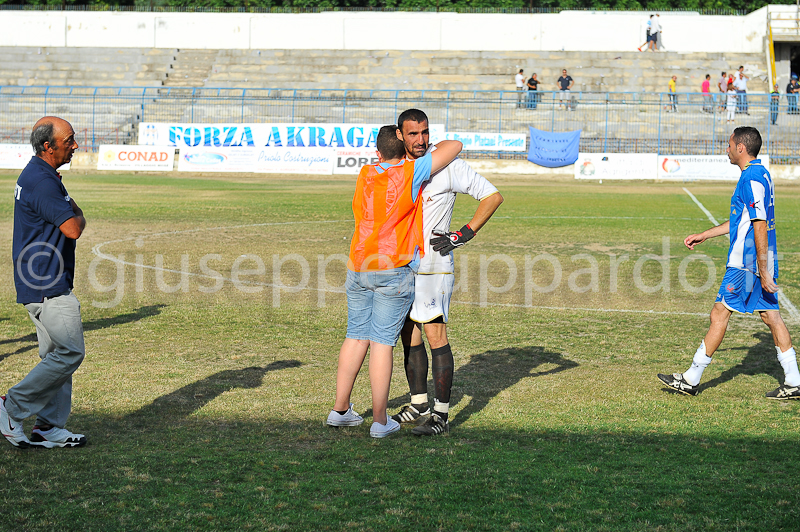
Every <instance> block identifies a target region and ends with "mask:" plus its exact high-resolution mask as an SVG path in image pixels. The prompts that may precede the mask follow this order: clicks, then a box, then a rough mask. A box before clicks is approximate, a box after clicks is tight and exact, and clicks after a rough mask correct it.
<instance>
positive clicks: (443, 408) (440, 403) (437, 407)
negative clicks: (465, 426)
mask: <svg viewBox="0 0 800 532" xmlns="http://www.w3.org/2000/svg"><path fill="white" fill-rule="evenodd" d="M454 366H455V364H454V362H453V352H452V351H451V350H450V344H446V345H444V346H442V347H437V348H436V349H431V369H432V371H433V392H434V397H435V398H436V401H435V404H434V406H433V411H434V412H436V413H437V414H438V415H439V417H441V418H442V419H443V420H444V421H447V415H448V412H449V410H450V390H451V389H452V388H453V369H454Z"/></svg>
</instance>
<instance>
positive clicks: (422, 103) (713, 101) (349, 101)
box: [0, 86, 800, 163]
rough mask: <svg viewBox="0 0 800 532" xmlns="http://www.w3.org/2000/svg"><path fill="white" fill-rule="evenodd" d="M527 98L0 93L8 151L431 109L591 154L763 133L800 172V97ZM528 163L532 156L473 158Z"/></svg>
mask: <svg viewBox="0 0 800 532" xmlns="http://www.w3.org/2000/svg"><path fill="white" fill-rule="evenodd" d="M531 96H532V95H530V94H529V93H528V92H527V91H523V92H516V91H382V90H300V89H226V88H216V89H215V88H167V87H148V88H141V87H136V88H132V87H122V88H120V87H9V86H5V87H0V142H4V143H8V142H13V143H24V142H27V136H28V134H29V132H30V127H31V126H32V125H33V123H34V122H35V121H36V120H37V119H38V118H40V117H41V116H44V115H47V114H52V115H57V116H61V117H63V118H65V119H67V120H69V121H70V122H71V123H72V124H73V127H74V128H75V130H76V132H77V133H78V139H79V142H81V144H82V148H83V149H87V150H96V149H97V148H98V146H100V145H101V144H135V143H136V141H137V133H138V124H139V123H140V122H189V123H223V122H226V123H303V122H306V123H377V124H390V123H393V122H395V121H396V119H397V115H398V114H399V113H400V112H401V111H403V110H404V109H408V108H411V107H416V108H419V109H422V110H424V111H425V112H426V113H427V114H428V116H429V117H430V121H431V123H437V124H444V125H445V127H446V129H447V130H448V131H455V132H480V133H527V132H528V126H533V127H535V128H537V129H541V130H545V131H574V130H577V129H580V130H582V135H581V151H585V152H623V153H653V152H658V153H670V154H676V155H679V154H686V155H690V154H720V153H724V152H725V147H726V146H727V140H728V137H729V136H730V134H731V132H732V131H733V128H734V127H736V126H740V125H750V126H754V127H757V128H758V129H759V130H760V131H761V134H762V137H763V139H764V146H763V148H762V152H766V153H769V155H770V157H771V158H772V159H773V160H775V161H779V162H783V163H798V162H800V113H798V105H797V102H796V96H795V97H794V98H791V97H789V98H787V95H785V94H782V95H780V96H779V97H777V98H772V97H771V96H770V95H768V94H748V95H746V96H745V98H739V99H738V101H737V112H736V113H735V115H734V120H733V121H732V122H731V121H729V120H728V116H727V109H726V95H724V94H720V93H712V94H709V95H704V94H699V93H678V94H674V95H670V94H665V93H645V92H642V93H597V92H572V93H569V94H566V93H563V94H562V93H560V92H544V91H541V92H537V93H536V94H535V97H531ZM472 156H477V157H493V158H497V157H499V158H524V154H520V153H510V152H509V153H503V152H500V153H497V152H491V153H488V152H487V153H480V152H476V153H473V154H472Z"/></svg>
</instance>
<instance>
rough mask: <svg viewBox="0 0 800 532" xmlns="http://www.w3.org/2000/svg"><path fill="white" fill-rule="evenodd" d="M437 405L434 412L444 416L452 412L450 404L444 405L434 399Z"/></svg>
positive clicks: (434, 406)
mask: <svg viewBox="0 0 800 532" xmlns="http://www.w3.org/2000/svg"><path fill="white" fill-rule="evenodd" d="M434 402H435V404H434V405H433V411H434V412H440V413H442V414H447V413H448V412H450V403H442V402H440V401H439V400H438V399H434Z"/></svg>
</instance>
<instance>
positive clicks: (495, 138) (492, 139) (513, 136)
mask: <svg viewBox="0 0 800 532" xmlns="http://www.w3.org/2000/svg"><path fill="white" fill-rule="evenodd" d="M445 139H447V140H460V141H461V142H462V143H463V144H464V151H525V134H524V133H507V134H506V133H456V132H452V131H448V132H447V133H445Z"/></svg>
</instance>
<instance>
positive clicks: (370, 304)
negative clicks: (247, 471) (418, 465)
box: [327, 126, 461, 438]
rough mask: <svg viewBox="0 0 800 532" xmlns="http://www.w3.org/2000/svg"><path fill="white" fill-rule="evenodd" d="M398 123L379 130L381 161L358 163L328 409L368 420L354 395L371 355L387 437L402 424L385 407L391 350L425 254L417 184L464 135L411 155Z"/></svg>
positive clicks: (376, 414)
mask: <svg viewBox="0 0 800 532" xmlns="http://www.w3.org/2000/svg"><path fill="white" fill-rule="evenodd" d="M396 131H397V127H396V126H384V127H382V128H381V130H380V132H379V133H378V138H377V148H378V157H379V161H380V162H379V164H376V165H366V166H364V167H363V168H362V169H361V172H360V173H359V175H358V181H357V182H356V191H355V195H354V196H353V216H354V217H355V231H354V233H353V239H352V241H351V244H350V259H349V261H348V265H347V268H348V271H347V281H346V283H345V287H346V290H347V335H346V338H345V341H344V343H343V344H342V348H341V350H340V351H339V366H338V369H337V373H336V402H335V403H334V407H333V410H331V413H330V414H329V415H328V419H327V424H328V425H330V426H333V427H341V426H356V425H360V424H361V423H362V422H363V421H364V420H363V418H362V417H361V416H359V415H358V414H357V413H356V412H355V411H354V410H353V404H352V403H350V395H351V393H352V390H353V384H354V383H355V380H356V377H357V376H358V372H359V370H360V369H361V365H362V364H363V363H364V358H365V357H366V355H367V351H368V350H369V351H370V357H369V379H370V385H371V387H372V413H373V423H372V427H371V428H370V436H372V437H373V438H383V437H385V436H388V435H389V434H391V433H393V432H396V431H397V430H399V429H400V424H399V423H397V422H396V421H394V420H393V419H391V418H389V417H387V415H386V405H387V403H388V402H389V385H390V382H391V378H392V351H393V349H394V346H395V344H396V343H397V339H398V337H399V336H400V330H401V329H402V327H403V323H404V322H405V319H406V316H407V315H408V311H409V309H410V308H411V303H412V302H413V301H414V272H415V270H416V268H417V267H418V264H419V259H420V257H421V256H422V254H423V242H422V209H421V202H420V189H421V188H422V184H423V183H424V182H425V181H427V180H428V179H430V177H431V173H433V172H437V171H439V170H441V169H442V168H444V167H445V166H447V165H448V164H449V163H450V162H451V161H453V159H455V158H456V156H458V154H459V153H460V152H461V142H458V141H442V142H440V143H439V144H438V145H437V148H438V149H437V150H436V151H434V152H432V153H430V154H428V155H425V156H424V157H420V158H419V159H416V160H413V161H409V160H406V159H404V155H405V147H404V146H403V143H402V142H401V141H400V140H399V139H398V138H397V133H396Z"/></svg>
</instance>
